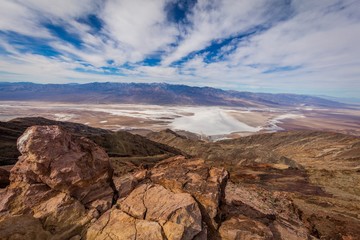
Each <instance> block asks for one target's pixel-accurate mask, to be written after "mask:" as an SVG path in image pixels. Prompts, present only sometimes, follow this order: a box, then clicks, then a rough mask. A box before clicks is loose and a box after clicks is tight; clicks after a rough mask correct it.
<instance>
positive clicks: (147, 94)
mask: <svg viewBox="0 0 360 240" xmlns="http://www.w3.org/2000/svg"><path fill="white" fill-rule="evenodd" d="M0 100H2V101H47V102H72V103H126V104H156V105H202V106H237V107H281V106H284V107H286V106H289V107H290V106H291V107H293V106H320V107H346V106H347V105H346V104H343V103H339V102H336V101H332V100H327V99H323V98H319V97H314V96H307V95H297V94H270V93H252V92H239V91H233V90H230V91H226V90H222V89H217V88H211V87H191V86H186V85H172V84H166V83H114V82H106V83H98V82H94V83H86V84H35V83H29V82H18V83H0Z"/></svg>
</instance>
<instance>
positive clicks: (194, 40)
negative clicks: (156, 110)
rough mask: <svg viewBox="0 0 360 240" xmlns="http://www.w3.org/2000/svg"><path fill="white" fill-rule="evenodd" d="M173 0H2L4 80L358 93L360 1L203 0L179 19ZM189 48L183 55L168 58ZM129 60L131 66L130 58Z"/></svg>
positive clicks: (0, 40)
mask: <svg viewBox="0 0 360 240" xmlns="http://www.w3.org/2000/svg"><path fill="white" fill-rule="evenodd" d="M173 2H174V1H173V0H153V1H150V0H142V1H141V0H132V1H127V0H107V1H95V0H78V1H73V0H66V1H65V0H64V1H53V2H51V3H50V2H49V1H47V0H26V1H25V0H3V1H2V2H1V8H0V51H1V49H3V52H0V57H1V58H0V71H2V72H3V73H1V75H0V81H9V80H11V81H16V80H17V81H26V80H29V81H36V82H57V81H59V82H74V81H79V82H89V81H129V82H131V81H143V82H146V81H151V82H154V81H165V82H170V83H184V84H190V85H210V86H214V87H224V88H228V89H239V90H256V91H277V92H297V93H316V94H317V93H321V94H326V93H328V94H334V95H345V94H346V95H353V96H356V95H358V92H357V91H356V89H359V88H360V81H359V76H360V59H359V56H360V48H359V47H358V46H357V45H358V43H359V42H360V15H359V14H358V13H359V12H360V2H359V1H355V0H352V1H351V0H317V1H310V0H309V1H304V0H292V1H291V4H285V2H287V1H285V0H272V1H268V0H253V1H247V0H211V1H206V0H199V1H197V3H196V4H195V5H194V7H193V8H192V9H189V10H188V12H187V14H186V16H185V17H186V19H184V21H182V22H178V23H174V22H172V21H169V19H168V18H167V14H168V12H167V4H170V3H173ZM89 14H94V15H96V16H97V17H98V18H99V19H100V21H101V23H102V27H103V28H102V29H101V30H98V31H94V29H92V28H91V27H90V26H89V25H88V24H86V23H84V22H81V21H79V19H82V18H86V17H87V16H88V15H89ZM44 23H51V24H54V25H59V26H61V27H62V28H64V29H65V30H66V31H67V32H68V33H70V34H73V35H74V36H76V37H77V38H78V39H79V41H80V42H81V46H80V47H79V46H76V45H73V44H71V43H69V42H67V41H64V40H62V39H60V38H59V37H58V36H56V34H53V33H51V32H50V31H49V30H48V29H47V28H45V27H44V26H43V24H44ZM259 26H260V27H263V29H262V30H261V31H257V32H255V33H253V34H251V35H248V36H246V37H243V38H241V39H234V40H233V41H231V42H230V43H229V44H227V45H225V46H222V47H221V49H218V51H217V52H213V53H212V57H211V58H210V60H209V58H208V52H206V51H202V52H201V53H199V54H195V55H194V53H196V52H198V51H200V50H204V49H205V48H206V47H208V46H211V44H213V43H214V42H221V40H223V39H228V38H231V37H234V36H237V35H239V34H246V33H248V31H249V30H254V28H256V27H259ZM5 32H13V33H18V34H21V35H26V36H31V37H33V38H34V39H37V38H41V39H42V41H43V42H44V44H46V45H48V46H50V47H52V48H53V49H55V50H56V51H58V52H59V53H60V55H59V56H52V57H49V56H48V57H46V56H42V55H39V54H40V53H38V54H31V53H30V52H31V51H25V53H24V51H22V50H23V46H21V40H17V39H15V40H17V41H18V42H17V43H16V44H15V43H14V42H13V41H9V39H8V38H9V36H10V35H9V36H8V37H7V38H6V37H3V38H2V36H4V33H5ZM1 34H3V35H1ZM25 47H26V46H25ZM30 50H31V49H30ZM190 53H192V54H191V55H189V54H190ZM151 56H156V57H157V58H158V59H161V64H160V65H156V66H146V65H142V64H141V62H142V61H144V60H145V59H146V58H149V57H151ZM185 57H186V58H185ZM184 58H185V59H186V60H184V62H183V63H182V64H178V65H175V66H174V65H171V63H174V62H176V61H178V60H180V59H184ZM110 60H111V61H110ZM123 64H127V65H128V66H130V67H129V68H123V67H122V65H123ZM103 67H110V68H115V69H116V68H118V71H115V73H114V75H110V76H109V75H101V73H102V72H104V71H106V70H104V69H103ZM286 67H292V70H291V71H286ZM78 69H83V70H84V72H79V71H78ZM281 69H282V70H284V71H280V70H281ZM86 71H89V72H95V73H96V74H91V73H86ZM110 72H111V71H110ZM108 73H109V72H107V74H108ZM118 73H122V74H124V76H120V75H118Z"/></svg>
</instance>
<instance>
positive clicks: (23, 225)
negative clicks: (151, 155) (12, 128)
mask: <svg viewBox="0 0 360 240" xmlns="http://www.w3.org/2000/svg"><path fill="white" fill-rule="evenodd" d="M223 146H224V145H223ZM18 149H19V151H20V152H21V154H22V155H21V157H20V158H19V161H18V162H17V164H16V165H15V166H14V167H13V169H12V170H11V173H10V185H9V186H7V187H6V189H2V190H0V239H72V240H75V239H89V240H92V239H114V240H118V239H134V240H139V239H144V240H145V239H146V240H151V239H171V240H175V239H179V240H180V239H181V240H187V239H189V240H190V239H195V240H205V239H227V240H235V239H245V240H246V239H284V240H285V239H286V240H287V239H296V240H297V239H299V240H300V239H317V238H321V239H343V240H345V239H356V238H357V237H358V236H359V235H360V232H359V229H358V227H357V226H359V223H360V220H359V216H358V215H356V214H358V213H359V212H360V211H359V206H358V203H357V202H353V201H352V200H353V199H354V197H356V194H348V195H347V197H348V201H346V200H345V199H344V198H335V197H333V196H332V195H331V194H330V193H329V192H328V191H327V189H326V188H323V187H321V186H317V185H314V184H313V183H311V182H309V181H308V171H306V170H304V167H303V166H302V165H301V164H300V161H299V163H297V162H296V161H295V160H293V159H291V158H289V160H283V161H284V162H283V163H276V162H273V163H263V162H257V163H256V162H255V163H254V164H252V165H249V164H248V165H242V162H238V165H231V164H229V162H228V161H218V162H215V161H209V160H203V159H202V158H186V157H184V156H177V157H171V158H168V159H166V160H162V161H160V162H157V163H156V164H155V163H154V164H152V165H147V166H146V167H144V165H139V166H135V165H134V166H132V167H131V169H129V171H127V173H126V174H123V172H122V171H121V172H119V171H117V172H116V174H113V169H112V167H111V164H110V162H109V157H108V155H107V154H106V152H105V151H104V150H103V149H102V148H101V147H99V146H98V145H96V144H95V143H94V142H92V141H91V140H88V139H86V138H84V137H80V136H74V135H72V134H70V133H69V132H67V131H66V130H64V129H63V128H61V127H59V126H34V127H31V128H28V129H27V130H26V132H25V133H24V134H23V135H22V136H21V137H20V138H19V139H18ZM350 151H351V150H349V149H346V152H350ZM338 156H340V155H338ZM234 162H235V161H234ZM293 162H295V163H296V164H295V165H293V166H289V165H286V164H285V163H287V164H293ZM230 163H232V162H230ZM297 164H299V165H297ZM305 167H306V166H305ZM115 171H116V170H115ZM350 210H352V211H353V215H352V218H350V216H349V211H350ZM339 211H341V214H339ZM314 212H315V213H316V215H315V214H313V213H314Z"/></svg>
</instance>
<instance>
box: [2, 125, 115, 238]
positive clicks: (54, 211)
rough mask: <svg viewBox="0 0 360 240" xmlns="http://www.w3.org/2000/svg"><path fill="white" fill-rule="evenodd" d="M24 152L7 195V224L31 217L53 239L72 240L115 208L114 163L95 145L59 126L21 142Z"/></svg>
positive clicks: (34, 130) (32, 132)
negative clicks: (14, 219)
mask: <svg viewBox="0 0 360 240" xmlns="http://www.w3.org/2000/svg"><path fill="white" fill-rule="evenodd" d="M18 149H19V151H20V152H21V153H22V156H21V157H20V159H19V161H18V162H17V164H16V165H15V166H14V167H13V169H12V170H11V174H10V182H11V183H10V186H9V187H8V188H7V189H6V191H3V192H1V197H0V199H1V202H0V211H1V212H0V220H1V222H2V224H5V225H6V224H10V223H11V221H13V220H12V218H11V217H9V216H16V215H24V214H27V215H29V214H30V215H31V216H32V217H33V218H35V219H38V220H40V222H41V223H42V227H43V229H44V231H45V232H49V233H50V234H51V238H52V239H67V238H70V237H72V236H74V235H77V234H81V232H82V230H83V229H84V227H85V226H86V225H87V224H89V223H90V221H91V220H92V219H93V218H96V217H97V216H99V215H100V214H101V213H103V212H104V211H106V210H107V209H109V208H110V207H111V205H112V201H113V196H114V190H113V188H112V185H113V184H112V178H111V177H112V169H111V167H110V164H109V158H108V156H107V154H106V153H105V151H104V150H103V149H101V148H100V147H99V146H97V145H96V144H95V143H93V142H92V141H90V140H88V139H86V138H81V137H75V136H73V135H71V134H69V133H68V132H67V131H65V130H63V129H62V128H61V127H59V126H34V127H30V128H28V129H27V130H26V131H25V133H24V134H23V135H22V136H21V137H20V138H19V139H18ZM34 221H35V220H26V221H25V223H31V222H34ZM25 228H26V226H25ZM5 233H7V231H4V232H1V233H0V235H2V234H5ZM8 233H9V234H10V233H11V231H10V232H8ZM44 234H45V233H44ZM25 236H27V235H24V238H23V239H25ZM44 236H45V235H44ZM9 237H11V236H4V235H2V236H0V238H5V239H6V238H9ZM20 239H21V238H20Z"/></svg>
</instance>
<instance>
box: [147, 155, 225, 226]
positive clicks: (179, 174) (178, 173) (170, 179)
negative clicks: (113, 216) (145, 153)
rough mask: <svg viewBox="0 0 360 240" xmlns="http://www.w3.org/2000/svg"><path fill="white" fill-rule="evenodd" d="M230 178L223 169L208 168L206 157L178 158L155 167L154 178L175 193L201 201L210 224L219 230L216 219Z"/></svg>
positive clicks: (203, 212) (203, 211) (152, 173)
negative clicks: (203, 158)
mask: <svg viewBox="0 0 360 240" xmlns="http://www.w3.org/2000/svg"><path fill="white" fill-rule="evenodd" d="M227 179H228V173H227V171H225V170H224V169H223V168H212V167H208V166H207V165H206V164H205V163H204V160H202V159H190V160H188V159H185V158H184V157H175V158H170V159H168V160H164V161H162V162H160V163H159V164H158V165H156V166H155V167H154V169H152V170H151V180H152V181H153V182H155V183H158V184H161V185H163V186H165V187H166V188H169V189H171V190H172V191H174V192H186V193H189V194H191V195H192V196H193V197H194V198H195V199H196V200H197V201H198V202H199V203H200V205H201V206H200V207H201V211H202V214H203V217H204V218H205V221H206V223H207V224H209V225H210V226H211V227H212V228H213V229H216V228H217V226H218V223H217V222H216V221H215V218H216V216H217V214H218V210H219V204H220V201H221V198H222V195H223V192H224V188H225V185H226V182H227Z"/></svg>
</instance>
